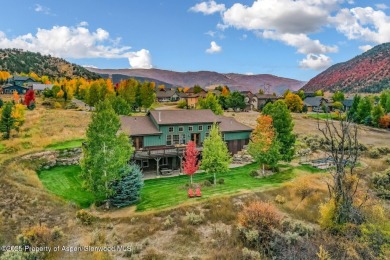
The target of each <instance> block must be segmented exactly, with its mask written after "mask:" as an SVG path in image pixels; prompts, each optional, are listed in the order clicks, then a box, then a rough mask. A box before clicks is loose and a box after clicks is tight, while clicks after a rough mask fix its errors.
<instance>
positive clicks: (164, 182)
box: [39, 164, 320, 211]
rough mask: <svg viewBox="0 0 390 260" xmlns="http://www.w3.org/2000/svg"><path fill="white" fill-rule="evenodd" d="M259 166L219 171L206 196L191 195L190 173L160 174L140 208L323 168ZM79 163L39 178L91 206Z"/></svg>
mask: <svg viewBox="0 0 390 260" xmlns="http://www.w3.org/2000/svg"><path fill="white" fill-rule="evenodd" d="M255 169H258V165H257V164H250V165H246V166H243V167H238V168H233V169H231V170H230V171H228V172H226V173H219V174H217V180H220V179H224V182H225V183H224V184H217V186H216V187H214V186H211V187H205V186H202V197H201V198H191V199H189V198H188V197H187V188H186V186H185V185H186V184H187V183H189V177H188V176H186V175H182V176H175V177H170V178H157V179H149V180H145V185H144V188H143V189H142V191H141V202H140V203H139V204H138V205H137V211H148V210H156V209H157V210H158V209H164V208H169V207H174V206H177V205H179V204H182V203H186V202H192V201H196V200H206V199H208V198H211V197H215V196H220V195H229V194H235V193H239V192H242V191H248V190H254V191H261V190H264V189H266V188H270V187H276V186H278V185H280V184H282V183H284V182H286V181H288V180H291V179H292V178H294V177H295V176H296V175H300V174H311V173H317V172H320V171H318V170H315V169H314V168H312V167H310V166H298V167H296V168H293V167H291V166H289V165H281V169H282V171H281V172H280V173H277V174H274V175H272V176H269V177H265V178H254V177H252V176H250V172H251V171H253V170H255ZM80 170H81V169H80V167H79V166H62V167H55V168H52V169H50V170H45V171H41V172H40V173H39V178H40V179H41V181H42V183H43V185H44V186H45V187H46V189H48V190H49V191H51V192H52V193H54V194H56V195H58V196H60V197H62V198H64V199H66V200H69V201H74V202H76V203H77V204H79V205H80V206H82V207H88V206H89V205H90V204H91V203H92V201H93V196H92V194H91V193H89V192H86V191H84V190H83V189H82V187H81V181H80V179H79V178H78V175H79V173H80ZM210 178H212V175H208V174H205V173H198V174H195V176H194V178H193V181H194V183H199V184H202V183H203V182H204V181H206V180H208V179H210Z"/></svg>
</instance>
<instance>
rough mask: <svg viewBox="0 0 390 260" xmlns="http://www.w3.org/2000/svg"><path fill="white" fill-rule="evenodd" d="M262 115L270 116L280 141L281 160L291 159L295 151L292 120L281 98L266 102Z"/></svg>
mask: <svg viewBox="0 0 390 260" xmlns="http://www.w3.org/2000/svg"><path fill="white" fill-rule="evenodd" d="M263 114H264V115H269V116H271V117H272V123H273V126H274V128H275V130H276V133H277V135H276V136H277V140H278V141H279V143H280V150H279V151H280V154H281V157H282V159H283V160H285V161H291V160H292V158H293V156H294V153H295V139H296V137H295V135H294V134H293V128H294V122H293V120H292V117H291V113H290V110H288V108H287V105H286V103H284V101H283V100H277V101H276V102H275V103H268V104H267V105H266V106H265V107H264V109H263Z"/></svg>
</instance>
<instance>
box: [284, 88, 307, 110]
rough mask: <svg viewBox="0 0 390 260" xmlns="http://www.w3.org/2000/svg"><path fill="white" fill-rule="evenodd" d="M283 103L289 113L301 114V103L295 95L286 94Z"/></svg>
mask: <svg viewBox="0 0 390 260" xmlns="http://www.w3.org/2000/svg"><path fill="white" fill-rule="evenodd" d="M284 102H285V103H286V105H287V107H288V109H290V111H291V112H302V109H303V101H302V99H301V98H300V97H299V96H298V95H297V94H293V93H291V92H290V93H288V94H287V95H286V96H285V98H284Z"/></svg>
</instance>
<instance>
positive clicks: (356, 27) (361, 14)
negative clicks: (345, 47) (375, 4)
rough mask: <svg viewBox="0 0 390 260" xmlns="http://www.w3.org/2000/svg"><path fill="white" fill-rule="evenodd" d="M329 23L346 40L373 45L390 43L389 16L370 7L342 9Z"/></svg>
mask: <svg viewBox="0 0 390 260" xmlns="http://www.w3.org/2000/svg"><path fill="white" fill-rule="evenodd" d="M330 20H331V22H332V23H333V24H334V25H335V26H336V29H337V30H338V31H339V32H341V33H343V34H344V35H345V36H346V37H347V38H348V39H350V40H352V39H355V40H356V39H358V40H363V41H367V42H373V43H384V42H389V41H390V16H387V15H386V14H385V13H384V12H383V11H376V10H374V9H373V8H371V7H365V8H362V7H356V8H352V9H346V8H344V9H342V10H340V11H339V12H338V13H337V15H336V16H335V17H332V18H331V19H330Z"/></svg>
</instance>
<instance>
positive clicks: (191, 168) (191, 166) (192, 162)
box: [183, 141, 199, 184]
mask: <svg viewBox="0 0 390 260" xmlns="http://www.w3.org/2000/svg"><path fill="white" fill-rule="evenodd" d="M198 155H199V151H198V150H197V149H196V144H195V142H193V141H189V142H188V144H187V147H186V150H185V152H184V163H183V167H184V173H185V174H187V175H189V176H190V179H191V184H192V175H194V174H195V172H196V171H197V170H198V168H199V163H198Z"/></svg>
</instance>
